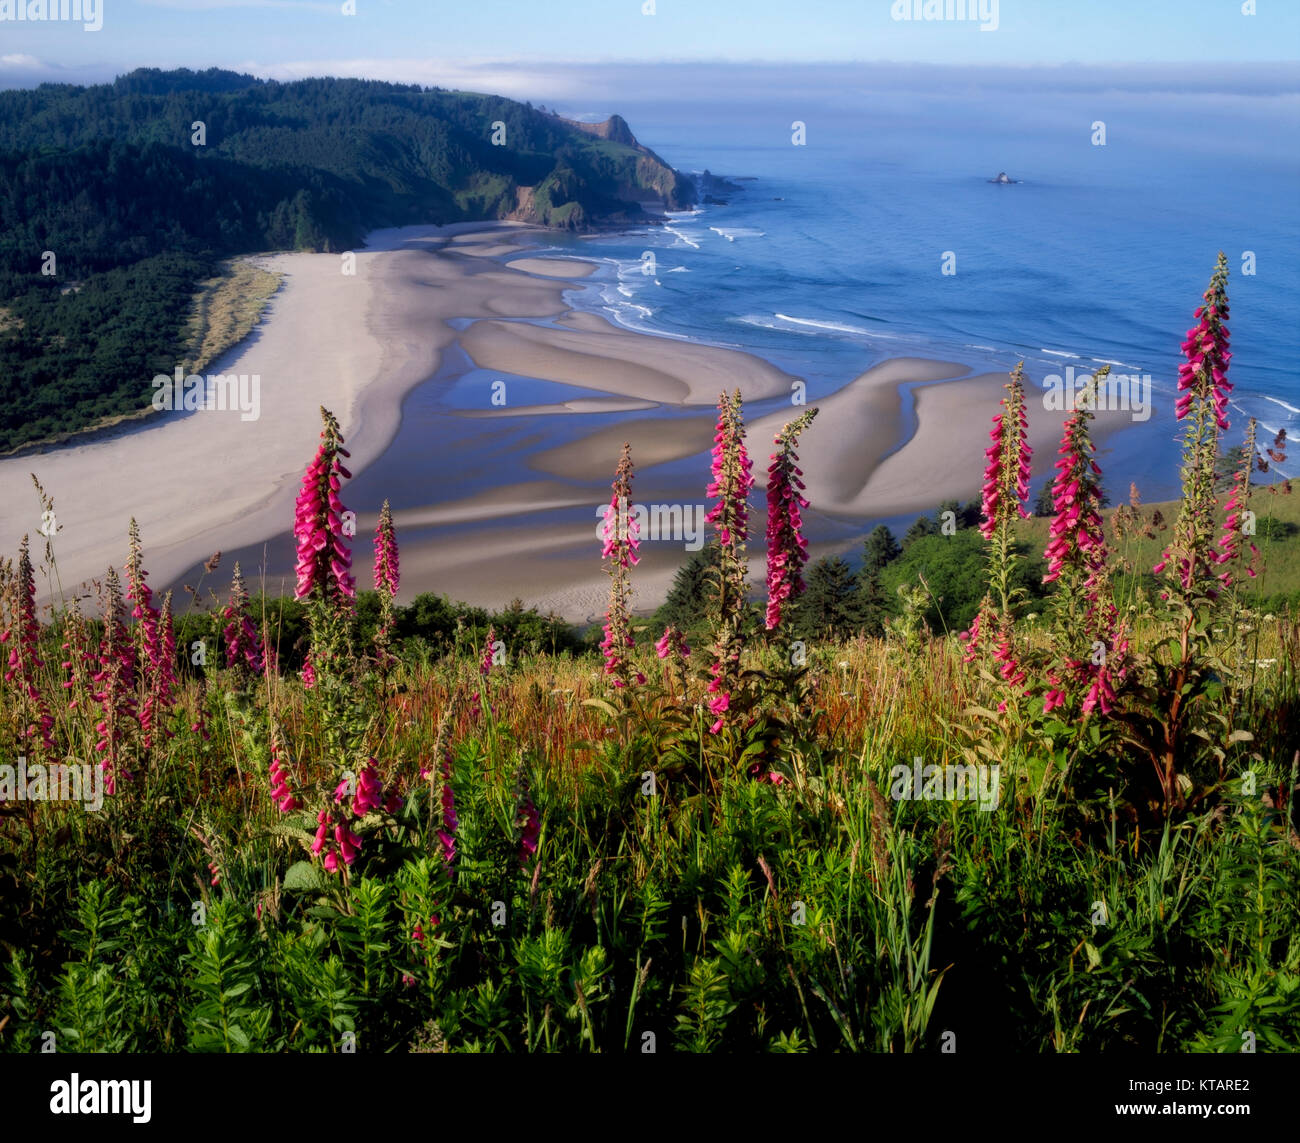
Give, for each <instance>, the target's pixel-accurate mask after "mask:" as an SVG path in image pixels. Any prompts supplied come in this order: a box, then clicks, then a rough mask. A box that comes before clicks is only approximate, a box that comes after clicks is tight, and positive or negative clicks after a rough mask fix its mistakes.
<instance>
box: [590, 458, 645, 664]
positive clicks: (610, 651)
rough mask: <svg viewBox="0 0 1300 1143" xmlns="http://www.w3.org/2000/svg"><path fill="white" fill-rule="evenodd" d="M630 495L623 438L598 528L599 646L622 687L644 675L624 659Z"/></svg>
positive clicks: (634, 526)
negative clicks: (603, 600) (601, 563)
mask: <svg viewBox="0 0 1300 1143" xmlns="http://www.w3.org/2000/svg"><path fill="white" fill-rule="evenodd" d="M631 496H632V446H631V445H630V444H628V443H627V442H626V441H625V442H624V444H623V452H622V454H621V455H620V456H619V460H618V468H617V469H615V471H614V484H613V491H612V494H611V496H610V500H609V504H608V505H607V506H606V508H605V523H604V526H603V527H602V529H601V536H602V538H603V541H604V547H603V548H602V549H601V558H602V559H603V560H605V561H606V570H607V571H608V572H609V577H610V585H609V608H608V609H607V610H606V612H605V638H604V640H603V642H602V643H601V645H600V650H601V653H602V654H603V655H604V656H605V667H604V670H605V674H606V675H607V676H608V677H609V679H610V682H611V683H612V684H613V685H614V686H615V687H626V686H627V685H628V684H629V683H630V682H632V680H633V678H635V680H636V682H638V683H644V682H645V676H644V675H642V674H641V673H640V672H639V671H636V672H634V671H633V670H632V667H631V665H630V664H629V662H628V659H627V653H628V649H629V648H631V647H632V646H633V645H634V642H635V641H634V640H633V638H632V627H631V616H630V611H629V607H628V602H629V599H630V597H631V594H632V587H631V582H630V576H629V574H628V573H629V571H630V569H631V568H633V567H635V566H636V564H637V562H638V561H639V558H640V557H638V555H637V547H638V545H639V540H640V537H639V535H638V523H637V519H636V516H635V515H634V514H630V513H629V511H628V503H629V501H630V499H631Z"/></svg>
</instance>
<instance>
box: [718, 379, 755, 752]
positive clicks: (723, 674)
mask: <svg viewBox="0 0 1300 1143" xmlns="http://www.w3.org/2000/svg"><path fill="white" fill-rule="evenodd" d="M751 468H752V464H751V462H750V459H749V456H748V454H747V453H746V451H745V424H744V419H743V417H742V403H741V397H740V390H739V389H737V390H736V392H735V394H734V395H733V396H728V395H727V394H726V393H722V394H721V395H720V396H719V397H718V424H717V431H716V432H715V433H714V436H713V468H712V473H713V481H712V483H711V484H710V485H709V487H708V495H709V496H711V497H713V496H716V497H717V498H718V502H717V503H716V504H715V505H714V506H713V507H712V508H711V509H710V510H709V513H708V516H707V517H706V519H707V520H708V521H709V523H710V524H712V525H713V527H714V530H715V531H716V533H717V536H718V543H719V548H720V557H719V558H720V568H719V572H720V574H719V577H718V582H719V588H718V607H717V614H716V616H715V621H716V626H715V632H714V657H713V665H712V668H711V679H710V682H709V693H710V694H712V695H713V696H714V698H713V699H711V700H710V702H709V709H710V711H711V712H712V713H714V714H716V715H718V718H717V720H716V721H715V722H714V723H713V725H712V726H710V728H709V730H710V733H712V734H717V733H718V732H719V731H720V730H721V729H722V728H723V726H724V725H726V723H727V721H728V720H727V718H726V717H725V715H726V713H727V711H728V710H730V709H731V696H732V692H733V691H734V690H735V688H736V686H737V684H738V682H739V675H740V659H741V653H742V651H743V649H744V635H743V632H742V629H741V625H742V623H743V620H744V614H745V599H746V596H747V594H748V589H747V586H746V581H747V579H748V572H749V565H748V562H747V560H746V558H745V542H746V540H747V539H748V536H749V503H748V497H749V491H750V489H751V488H753V486H754V477H753V476H752V475H751V472H750V470H751Z"/></svg>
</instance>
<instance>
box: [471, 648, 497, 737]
mask: <svg viewBox="0 0 1300 1143" xmlns="http://www.w3.org/2000/svg"><path fill="white" fill-rule="evenodd" d="M496 645H497V629H496V628H495V627H493V626H489V627H488V633H487V641H486V642H485V643H484V644H483V658H482V660H481V661H480V663H479V666H478V673H479V675H480V676H481V677H482V679H483V689H484V690H486V689H487V681H488V679H489V678H491V676H492V666H493V664H494V663H495V662H496ZM488 713H489V714H495V713H496V712H495V711H494V710H493V709H492V704H491V703H490V702H489V703H488ZM482 714H483V698H482V694H481V693H480V692H479V691H475V692H474V694H473V696H472V697H471V698H470V715H471V717H473V718H479V717H480V716H481V715H482Z"/></svg>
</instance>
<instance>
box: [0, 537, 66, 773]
mask: <svg viewBox="0 0 1300 1143" xmlns="http://www.w3.org/2000/svg"><path fill="white" fill-rule="evenodd" d="M8 586H9V588H10V590H9V591H7V592H6V593H5V594H6V597H7V598H6V600H5V603H6V607H5V610H6V612H7V613H8V614H7V617H6V620H7V621H6V625H5V629H4V631H3V632H0V645H3V646H7V647H8V648H9V654H8V657H7V659H6V660H5V667H4V681H5V682H6V683H10V684H13V685H15V686H16V688H17V691H18V699H19V701H18V707H19V711H20V716H19V721H20V725H19V729H18V737H19V738H20V739H24V740H28V741H31V742H33V743H34V744H36V745H37V747H38V749H40V750H41V751H42V752H44V753H47V754H53V753H54V739H53V737H52V735H53V731H54V719H53V717H52V716H51V715H50V710H49V706H48V704H47V703H46V701H45V698H44V696H43V695H42V694H41V690H40V686H39V685H38V679H37V676H36V672H37V671H38V670H39V669H40V668H41V667H43V666H44V665H45V664H44V661H43V660H42V659H41V657H40V653H39V652H40V635H41V624H40V620H38V619H37V618H36V575H35V572H34V571H33V570H32V559H31V554H30V551H29V549H28V543H27V537H26V536H24V537H23V541H22V544H21V545H20V546H19V548H18V572H17V577H16V578H15V579H13V580H11V581H10V583H9V585H8Z"/></svg>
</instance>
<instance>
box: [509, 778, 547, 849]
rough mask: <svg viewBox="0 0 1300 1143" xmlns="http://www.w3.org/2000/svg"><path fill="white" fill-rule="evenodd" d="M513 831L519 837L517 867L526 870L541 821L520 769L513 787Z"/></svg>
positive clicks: (540, 827)
mask: <svg viewBox="0 0 1300 1143" xmlns="http://www.w3.org/2000/svg"><path fill="white" fill-rule="evenodd" d="M515 829H516V831H518V835H519V866H520V868H521V869H524V868H527V866H528V862H529V861H530V860H531V859H532V857H533V855H534V854H536V853H537V839H538V838H539V837H540V835H541V832H542V819H541V816H540V815H539V814H538V812H537V807H536V806H535V805H534V804H533V797H532V794H531V793H530V792H529V789H528V781H527V779H525V778H524V773H523V768H522V766H521V767H520V770H519V775H518V778H517V780H516V786H515Z"/></svg>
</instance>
